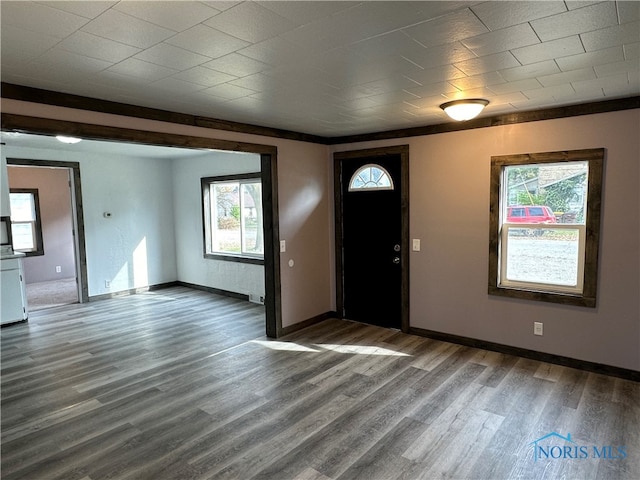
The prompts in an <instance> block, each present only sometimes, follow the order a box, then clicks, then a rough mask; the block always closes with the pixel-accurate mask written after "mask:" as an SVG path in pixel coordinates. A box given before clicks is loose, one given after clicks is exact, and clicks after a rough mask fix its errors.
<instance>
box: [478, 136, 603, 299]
mask: <svg viewBox="0 0 640 480" xmlns="http://www.w3.org/2000/svg"><path fill="white" fill-rule="evenodd" d="M603 160H604V150H603V149H591V150H577V151H570V152H550V153H545V154H530V155H513V156H508V155H507V156H501V157H493V158H492V162H491V163H492V165H491V175H492V182H491V184H492V186H493V188H492V191H491V212H492V214H491V217H490V218H491V230H490V231H491V236H490V245H491V250H490V262H489V293H491V294H496V295H504V296H512V297H519V298H529V299H535V300H545V301H552V302H558V303H569V304H576V305H584V306H595V290H596V284H597V256H598V238H599V235H598V233H599V224H600V211H599V206H600V203H601V202H600V191H601V185H602V165H603ZM587 231H589V232H593V234H590V235H587Z"/></svg>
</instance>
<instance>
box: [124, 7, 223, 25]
mask: <svg viewBox="0 0 640 480" xmlns="http://www.w3.org/2000/svg"><path fill="white" fill-rule="evenodd" d="M186 5H187V4H186V2H184V1H183V2H180V1H177V2H176V1H165V0H163V1H124V2H118V5H117V6H116V7H115V9H116V10H119V11H121V12H123V13H126V14H127V15H131V16H132V17H136V18H139V19H141V20H145V21H147V22H150V23H153V24H155V25H159V26H161V27H164V28H168V29H169V30H173V31H175V32H182V31H184V30H186V29H188V28H191V27H193V26H194V25H197V24H199V23H202V22H204V21H205V20H208V19H209V18H211V17H213V16H214V15H217V14H219V13H220V10H218V9H215V8H211V7H210V6H207V5H205V4H203V3H201V2H193V1H190V2H189V3H188V8H186Z"/></svg>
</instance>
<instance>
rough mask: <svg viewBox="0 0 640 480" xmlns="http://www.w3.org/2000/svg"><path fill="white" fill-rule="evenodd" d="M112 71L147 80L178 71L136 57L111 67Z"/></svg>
mask: <svg viewBox="0 0 640 480" xmlns="http://www.w3.org/2000/svg"><path fill="white" fill-rule="evenodd" d="M109 71H110V72H114V73H119V74H120V75H129V76H131V77H137V78H139V79H141V80H144V81H147V82H153V81H156V80H160V79H161V78H164V77H168V76H169V75H172V74H174V73H176V72H177V70H174V69H172V68H167V67H162V66H160V65H155V64H153V63H149V62H143V61H142V60H138V59H136V58H129V59H127V60H124V61H122V62H120V63H118V64H116V65H114V66H112V67H110V68H109Z"/></svg>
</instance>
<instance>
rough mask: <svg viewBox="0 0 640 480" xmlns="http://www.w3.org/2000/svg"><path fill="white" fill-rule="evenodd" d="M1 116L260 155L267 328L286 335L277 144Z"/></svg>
mask: <svg viewBox="0 0 640 480" xmlns="http://www.w3.org/2000/svg"><path fill="white" fill-rule="evenodd" d="M1 119H2V125H1V126H2V129H3V130H9V131H17V132H23V133H32V134H36V135H69V136H73V137H79V138H86V139H88V140H106V141H119V142H127V143H139V144H143V145H159V146H165V147H180V148H194V149H213V150H227V151H236V152H248V153H256V154H259V155H260V166H261V179H262V208H263V215H264V216H263V231H264V277H265V317H266V319H265V323H266V325H265V329H266V335H267V336H268V337H271V338H278V337H280V336H282V335H283V334H284V331H283V328H282V300H281V278H280V248H279V245H280V230H279V213H278V149H277V147H276V146H273V145H260V144H254V143H245V142H237V141H231V140H219V139H215V138H208V137H196V136H190V135H181V134H174V133H162V132H153V131H147V130H134V129H129V128H120V127H111V126H106V125H95V124H88V123H81V122H72V121H66V120H54V119H49V118H41V117H29V116H25V115H18V114H11V113H2V115H1ZM198 188H199V187H198ZM83 244H84V242H83Z"/></svg>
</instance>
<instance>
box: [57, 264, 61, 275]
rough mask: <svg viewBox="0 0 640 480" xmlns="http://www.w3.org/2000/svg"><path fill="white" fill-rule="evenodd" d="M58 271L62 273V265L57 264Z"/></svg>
mask: <svg viewBox="0 0 640 480" xmlns="http://www.w3.org/2000/svg"><path fill="white" fill-rule="evenodd" d="M56 273H62V267H61V266H60V265H56Z"/></svg>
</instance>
